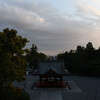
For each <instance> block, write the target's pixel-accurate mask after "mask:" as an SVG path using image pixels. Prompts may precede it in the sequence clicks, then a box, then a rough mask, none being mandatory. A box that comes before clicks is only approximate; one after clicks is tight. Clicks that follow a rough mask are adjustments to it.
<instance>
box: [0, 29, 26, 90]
mask: <svg viewBox="0 0 100 100" xmlns="http://www.w3.org/2000/svg"><path fill="white" fill-rule="evenodd" d="M27 42H28V40H27V39H26V38H22V37H21V36H19V35H17V31H16V30H14V29H11V30H9V28H6V29H4V30H3V32H0V88H2V87H6V86H10V85H11V83H12V82H13V81H15V80H17V81H22V80H24V79H25V77H24V75H25V73H26V67H27V62H26V59H25V57H24V55H23V54H24V49H23V47H25V45H26V43H27Z"/></svg>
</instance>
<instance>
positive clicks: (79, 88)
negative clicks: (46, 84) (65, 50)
mask: <svg viewBox="0 0 100 100" xmlns="http://www.w3.org/2000/svg"><path fill="white" fill-rule="evenodd" d="M38 79H39V78H38V77H36V76H30V75H29V76H27V80H26V81H25V82H22V83H16V82H14V86H19V87H22V88H24V89H25V90H26V91H27V92H28V93H29V95H30V97H31V100H100V78H96V77H83V76H64V77H63V79H64V80H65V81H66V82H68V83H69V85H70V86H71V90H69V89H68V88H66V89H61V88H59V89H57V88H56V89H53V88H51V89H49V88H45V89H37V88H35V87H34V83H35V82H36V81H37V80H38Z"/></svg>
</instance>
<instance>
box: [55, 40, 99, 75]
mask: <svg viewBox="0 0 100 100" xmlns="http://www.w3.org/2000/svg"><path fill="white" fill-rule="evenodd" d="M57 59H58V60H64V63H65V65H66V68H67V69H68V70H69V71H70V72H71V73H73V74H74V73H76V74H79V75H89V76H90V75H91V76H100V49H97V50H96V49H94V47H93V45H92V43H91V42H89V43H88V44H87V45H86V48H85V47H82V46H77V49H76V50H71V51H70V52H65V53H62V54H58V55H57Z"/></svg>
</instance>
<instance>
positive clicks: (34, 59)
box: [27, 44, 46, 69]
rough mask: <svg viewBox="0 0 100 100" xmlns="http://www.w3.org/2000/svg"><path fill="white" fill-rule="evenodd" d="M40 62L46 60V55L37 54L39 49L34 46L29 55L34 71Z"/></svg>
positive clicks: (30, 64)
mask: <svg viewBox="0 0 100 100" xmlns="http://www.w3.org/2000/svg"><path fill="white" fill-rule="evenodd" d="M39 60H46V55H45V54H44V53H39V52H37V47H36V45H34V44H33V45H32V48H30V52H29V53H28V54H27V61H28V63H29V66H30V67H31V68H32V69H36V68H37V66H38V61H39Z"/></svg>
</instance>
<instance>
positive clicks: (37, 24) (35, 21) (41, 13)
mask: <svg viewBox="0 0 100 100" xmlns="http://www.w3.org/2000/svg"><path fill="white" fill-rule="evenodd" d="M4 8H5V9H4ZM94 12H95V9H92V8H91V7H90V6H88V7H87V6H86V5H84V4H83V5H82V4H81V5H77V11H76V12H75V13H76V15H70V17H69V15H68V14H65V16H64V14H62V13H61V12H60V11H59V10H57V9H56V8H54V7H53V6H51V5H50V4H48V2H46V3H44V2H42V3H41V4H40V2H39V1H38V0H36V1H34V2H32V1H31V0H29V1H25V0H4V1H0V26H1V28H0V30H2V29H3V28H5V27H8V26H9V28H14V29H17V30H18V32H19V34H20V35H22V36H23V37H27V38H28V40H29V41H30V43H28V44H27V46H26V47H28V48H30V47H31V45H32V44H36V45H37V47H38V49H39V51H41V52H44V53H47V54H51V55H52V54H57V53H59V52H62V51H66V50H70V49H76V46H77V45H85V44H86V43H87V42H89V41H91V42H92V41H93V42H94V43H96V42H99V37H98V36H99V31H100V30H99V29H96V28H95V27H94V26H95V25H96V24H97V23H96V21H98V19H96V18H95V16H94V15H96V14H95V13H94ZM85 13H87V14H88V16H86V14H85ZM90 13H93V15H91V14H90ZM89 14H90V16H89ZM91 16H93V17H91ZM98 16H99V15H98ZM83 19H84V20H83ZM94 22H95V23H96V24H95V25H94V24H93V23H94ZM98 27H99V24H98ZM97 45H99V44H96V46H97Z"/></svg>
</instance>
